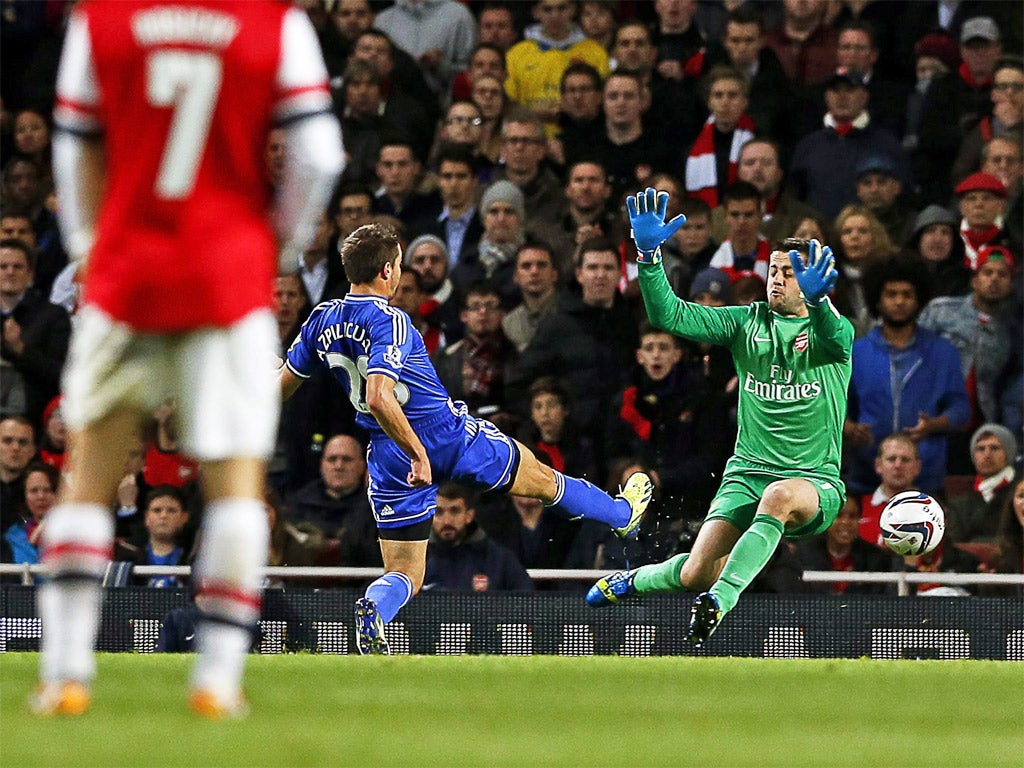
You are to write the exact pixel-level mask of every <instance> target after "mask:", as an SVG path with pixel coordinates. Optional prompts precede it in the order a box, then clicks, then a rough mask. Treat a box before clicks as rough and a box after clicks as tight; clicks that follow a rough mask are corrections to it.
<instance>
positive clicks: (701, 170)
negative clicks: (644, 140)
mask: <svg viewBox="0 0 1024 768" xmlns="http://www.w3.org/2000/svg"><path fill="white" fill-rule="evenodd" d="M714 125H715V116H714V115H712V116H711V117H709V118H708V121H707V122H706V123H704V127H703V128H702V129H701V131H700V134H699V135H698V136H697V140H696V141H695V142H694V143H693V149H691V150H690V156H689V157H688V158H687V159H686V191H687V192H688V193H689V195H690V197H699V198H700V199H701V200H704V201H705V202H706V203H707V204H708V205H710V206H711V207H712V208H717V207H718V171H717V170H716V168H717V164H716V162H715V135H714V133H713V131H714V130H715V128H714ZM754 130H755V128H754V121H753V120H751V119H750V116H749V115H747V114H746V113H744V114H742V115H740V119H739V121H738V122H737V124H736V129H735V130H734V131H733V133H732V145H731V146H730V147H729V178H728V179H727V180H726V181H727V182H733V181H736V178H737V169H738V165H737V162H738V160H739V157H740V149H741V148H742V147H743V145H744V144H746V143H747V142H748V141H750V140H751V139H752V138H754Z"/></svg>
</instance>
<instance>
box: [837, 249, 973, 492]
mask: <svg viewBox="0 0 1024 768" xmlns="http://www.w3.org/2000/svg"><path fill="white" fill-rule="evenodd" d="M927 286H928V283H927V276H926V273H925V272H924V269H923V267H922V266H921V265H920V264H919V263H918V262H916V261H912V260H910V259H903V258H898V259H896V260H894V261H889V262H885V263H882V264H879V265H877V266H876V267H874V268H873V269H872V270H871V271H870V272H869V273H868V275H867V277H866V280H865V287H866V299H867V302H868V306H869V307H871V308H872V309H873V310H874V312H875V314H876V315H877V316H878V318H879V320H880V321H881V322H880V324H878V325H876V326H875V327H874V328H873V329H872V330H871V332H870V333H868V335H867V336H865V337H864V338H862V339H858V340H857V341H855V342H854V344H853V375H852V378H851V379H850V400H849V407H848V409H847V416H846V423H845V425H844V428H843V438H844V443H845V444H846V446H847V447H848V449H849V466H848V469H847V476H846V477H845V478H844V480H845V481H846V484H847V487H848V488H849V489H850V491H851V492H852V493H871V491H873V490H874V488H875V487H876V486H877V485H878V477H877V475H876V474H875V471H874V460H875V455H876V453H877V451H878V445H879V443H880V442H881V441H882V440H883V439H884V438H885V437H886V436H887V435H890V434H893V433H895V432H903V433H905V434H907V435H908V436H910V438H911V439H913V440H914V441H915V442H916V443H917V447H918V452H919V453H920V456H921V474H920V476H919V477H918V487H919V488H920V489H921V490H923V491H925V492H926V493H931V494H935V493H941V492H942V488H943V481H944V480H945V475H946V443H947V439H948V438H947V436H948V435H949V433H951V432H956V431H959V430H962V429H963V428H964V425H965V424H966V423H967V419H968V416H969V415H970V406H969V401H968V399H967V390H966V388H965V386H964V379H963V375H962V374H961V371H960V356H959V354H958V353H957V351H956V348H955V347H954V346H953V345H952V344H950V343H949V342H948V341H946V340H945V339H944V338H942V337H941V336H939V335H938V334H937V333H935V332H933V331H929V330H928V329H926V328H922V327H920V326H919V325H918V324H917V317H918V315H919V314H920V312H921V308H922V307H923V306H924V304H925V303H926V302H927V300H928V296H927V291H928V288H927Z"/></svg>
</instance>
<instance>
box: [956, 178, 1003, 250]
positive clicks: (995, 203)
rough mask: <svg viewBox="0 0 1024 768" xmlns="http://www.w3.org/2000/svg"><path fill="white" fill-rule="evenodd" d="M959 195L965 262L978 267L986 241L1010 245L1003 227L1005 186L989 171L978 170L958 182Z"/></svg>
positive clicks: (990, 243) (991, 243) (988, 243)
mask: <svg viewBox="0 0 1024 768" xmlns="http://www.w3.org/2000/svg"><path fill="white" fill-rule="evenodd" d="M954 192H956V195H957V197H958V198H960V215H961V216H962V217H963V218H962V219H961V221H960V236H961V237H962V238H963V241H964V250H965V252H966V256H965V258H964V262H965V263H966V264H967V265H968V266H969V267H971V268H972V269H973V268H975V267H976V265H977V261H978V254H979V253H980V251H981V249H982V248H984V247H985V246H987V245H1000V246H1003V247H1004V248H1010V240H1009V237H1008V236H1007V234H1006V232H1004V231H1003V208H1004V206H1005V204H1006V187H1004V186H1003V182H1001V181H1000V180H999V179H998V178H996V177H995V176H993V175H992V174H990V173H985V172H983V171H978V172H977V173H972V174H971V175H970V176H968V177H967V178H966V179H964V180H963V181H961V182H960V183H959V184H957V185H956V189H955V190H954Z"/></svg>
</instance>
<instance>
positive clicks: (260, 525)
mask: <svg viewBox="0 0 1024 768" xmlns="http://www.w3.org/2000/svg"><path fill="white" fill-rule="evenodd" d="M269 540H270V532H269V530H268V529H267V513H266V512H265V511H264V509H263V505H262V504H261V503H260V502H258V501H256V500H255V499H243V498H232V499H218V500H217V501H214V502H211V503H210V505H209V506H208V507H207V510H206V515H205V517H204V519H203V530H202V538H201V540H200V541H201V544H200V550H199V558H198V560H197V562H196V574H197V578H198V582H197V584H198V589H197V596H196V603H197V605H198V606H199V609H200V611H201V612H202V613H203V614H205V615H206V616H209V617H211V618H212V620H202V621H200V624H199V628H198V631H197V638H196V641H197V645H196V647H197V649H198V651H199V656H198V658H197V659H196V664H195V668H194V670H193V673H192V687H193V688H197V689H204V690H209V691H211V692H212V693H214V695H216V696H217V697H218V698H220V699H221V700H223V701H233V700H234V699H235V698H236V697H237V696H238V693H239V691H240V689H241V685H242V673H243V671H244V667H245V657H246V655H247V654H248V652H249V646H250V644H251V642H252V635H251V634H250V632H249V630H248V629H246V627H248V626H251V625H253V624H255V622H256V621H257V620H258V619H259V616H260V594H261V585H262V578H263V574H262V568H263V566H264V565H266V562H267V547H268V545H269Z"/></svg>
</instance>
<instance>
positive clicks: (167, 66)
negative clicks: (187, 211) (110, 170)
mask: <svg viewBox="0 0 1024 768" xmlns="http://www.w3.org/2000/svg"><path fill="white" fill-rule="evenodd" d="M221 72H222V67H221V62H220V59H219V58H218V57H217V56H215V55H213V54H212V53H193V52H189V51H170V50H162V51H154V52H153V53H152V54H150V56H149V58H148V60H147V67H146V98H147V100H148V101H149V103H150V104H152V105H153V106H156V107H168V106H173V107H174V116H173V117H172V118H171V127H170V130H169V131H168V134H167V142H166V144H165V145H164V154H163V157H162V158H161V160H160V172H159V174H158V175H157V179H156V193H157V194H158V195H159V196H160V197H163V198H165V199H168V200H180V199H181V198H183V197H186V196H187V195H188V194H189V193H190V192H191V191H192V187H193V186H194V185H195V183H196V172H197V171H198V169H199V161H200V160H202V157H203V151H204V150H205V148H206V137H207V135H208V134H209V132H210V121H211V120H212V119H213V109H214V105H215V104H216V103H217V94H218V93H220V83H221Z"/></svg>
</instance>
